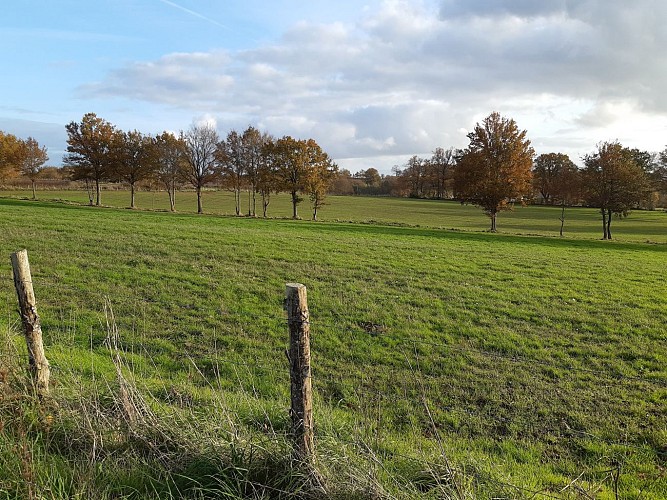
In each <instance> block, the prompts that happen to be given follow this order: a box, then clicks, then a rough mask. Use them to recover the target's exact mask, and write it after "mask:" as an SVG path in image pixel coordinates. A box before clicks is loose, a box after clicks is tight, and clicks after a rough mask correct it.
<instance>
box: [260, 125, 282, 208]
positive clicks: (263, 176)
mask: <svg viewBox="0 0 667 500" xmlns="http://www.w3.org/2000/svg"><path fill="white" fill-rule="evenodd" d="M274 148H275V144H274V139H273V138H272V137H271V136H269V135H266V136H265V138H264V142H263V144H262V150H261V159H260V163H259V165H258V167H257V183H256V186H255V189H256V190H257V192H259V194H260V196H261V197H262V216H263V217H264V218H266V214H267V210H268V208H269V203H270V202H271V194H272V193H276V192H278V191H279V190H280V181H279V178H278V166H277V162H276V158H275V156H274V154H273V151H274Z"/></svg>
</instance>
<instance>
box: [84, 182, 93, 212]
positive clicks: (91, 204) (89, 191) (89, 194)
mask: <svg viewBox="0 0 667 500" xmlns="http://www.w3.org/2000/svg"><path fill="white" fill-rule="evenodd" d="M86 193H87V194H88V205H89V206H91V207H92V206H93V190H92V189H91V187H90V181H89V180H88V179H86Z"/></svg>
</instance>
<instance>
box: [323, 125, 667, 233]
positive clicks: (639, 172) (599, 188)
mask: <svg viewBox="0 0 667 500" xmlns="http://www.w3.org/2000/svg"><path fill="white" fill-rule="evenodd" d="M526 134H527V133H526V131H525V130H519V129H518V127H517V125H516V123H515V122H514V120H512V119H510V118H505V117H502V116H500V114H498V113H492V114H491V115H489V116H488V117H487V118H486V119H484V120H483V121H482V123H478V124H477V125H476V126H475V128H474V130H473V131H472V132H470V133H469V134H468V136H467V137H468V139H469V141H470V142H469V145H468V147H467V148H465V149H458V150H455V149H453V148H449V149H446V150H445V149H442V148H438V149H436V150H435V151H434V152H433V155H432V156H431V157H430V158H420V157H418V156H412V157H411V158H410V159H409V160H408V161H407V162H406V164H405V165H404V166H403V167H402V168H401V167H395V168H394V169H393V175H391V176H377V177H376V175H375V174H376V173H377V171H376V170H375V169H369V170H366V171H364V170H362V171H359V172H357V173H355V174H349V172H346V171H343V172H342V173H343V174H347V175H349V179H348V180H349V181H350V182H351V183H355V182H356V183H357V184H356V185H355V184H352V185H353V186H354V191H355V192H364V191H366V194H385V195H393V196H410V197H415V198H430V199H454V200H458V201H460V202H461V203H472V204H475V205H478V206H479V207H481V208H482V210H483V211H484V212H485V213H486V214H487V215H488V216H489V218H490V219H491V231H495V230H496V227H497V226H496V218H497V215H498V213H500V212H502V211H504V210H511V209H512V207H513V206H514V205H515V204H517V203H519V204H526V203H529V202H535V201H537V202H540V203H543V204H550V205H558V206H560V207H561V214H560V221H561V227H560V234H561V236H562V235H563V228H564V223H565V208H566V207H572V206H588V207H595V208H598V209H599V211H600V212H599V213H600V215H601V220H602V228H603V231H602V234H603V239H611V238H612V233H611V223H612V216H614V215H616V216H618V217H626V216H628V215H629V214H630V211H631V210H633V209H639V208H644V209H653V208H655V207H656V205H657V204H658V202H659V200H660V197H661V196H662V197H663V198H664V197H665V196H667V149H665V150H664V151H662V152H660V153H649V152H646V151H640V150H638V149H630V148H627V147H624V146H623V145H622V144H620V143H619V142H618V141H612V142H601V143H599V144H598V145H597V148H596V151H594V152H592V153H590V154H587V155H585V156H584V157H583V158H582V161H583V167H582V168H579V167H577V165H576V164H575V163H574V162H572V160H570V158H569V157H568V156H567V155H566V154H563V153H546V154H541V155H539V156H537V157H535V152H534V150H533V148H532V147H531V145H530V141H529V140H528V139H527V138H526ZM334 186H338V187H341V186H344V183H342V182H338V184H335V185H334ZM348 189H349V186H348ZM369 190H370V191H372V190H375V193H372V192H368V191H369Z"/></svg>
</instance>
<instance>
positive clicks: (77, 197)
mask: <svg viewBox="0 0 667 500" xmlns="http://www.w3.org/2000/svg"><path fill="white" fill-rule="evenodd" d="M37 196H38V198H39V199H43V200H55V201H64V202H72V203H77V204H84V205H87V204H88V195H87V193H86V192H85V191H74V190H72V191H54V190H50V191H42V192H38V195H37ZM0 197H13V198H26V199H28V198H31V197H32V191H30V190H11V191H2V190H0ZM102 204H103V205H105V206H109V207H116V208H126V207H129V205H130V194H129V192H128V191H124V190H120V191H118V190H104V191H103V192H102ZM136 204H137V208H138V209H139V210H142V209H143V210H153V211H167V210H169V198H168V196H167V193H166V192H164V191H139V192H138V193H137V199H136ZM203 206H204V212H205V213H207V214H210V215H233V214H234V195H233V193H231V192H229V191H206V192H204V194H203ZM241 208H242V212H243V213H248V199H247V193H244V194H243V195H242V205H241ZM176 211H177V212H178V213H181V214H188V213H196V211H197V198H196V196H195V193H194V192H191V191H184V192H177V193H176ZM256 211H257V213H258V214H259V215H261V200H260V198H259V197H258V198H257V210H256ZM267 215H268V217H269V218H291V217H292V207H291V204H290V198H289V196H288V195H285V194H280V195H273V196H272V197H271V202H270V204H269V209H268V214H267ZM299 215H300V217H301V218H302V219H310V218H311V217H312V213H311V211H310V204H309V202H308V200H307V199H306V200H304V202H303V203H301V205H299ZM560 216H561V210H560V208H559V207H545V206H526V207H521V206H517V207H516V208H515V210H514V211H512V212H503V213H501V214H500V215H499V216H498V230H499V232H501V233H508V234H517V235H540V236H556V237H557V236H558V233H559V229H560V220H559V217H560ZM318 218H319V219H320V220H321V221H325V222H339V221H340V222H360V223H378V224H390V225H405V226H418V227H427V228H435V229H456V230H460V231H486V230H488V229H489V225H490V222H489V219H488V218H487V217H486V216H485V215H484V214H483V213H482V211H481V210H480V209H479V208H477V207H475V206H472V205H466V206H461V205H460V204H459V203H457V202H454V201H437V200H416V199H407V198H389V197H387V198H383V197H361V196H359V197H350V196H329V197H328V198H327V205H325V206H324V207H323V208H322V209H321V210H320V211H319V213H318ZM565 218H566V221H565V236H566V237H568V238H584V239H600V238H601V237H602V227H601V225H602V222H601V220H600V215H599V213H598V211H597V210H596V209H589V208H568V209H566V211H565ZM612 234H613V236H614V238H616V239H619V240H622V241H638V242H651V243H667V213H666V212H665V211H663V210H656V211H653V212H651V211H634V212H632V213H631V215H630V217H628V218H625V219H621V218H614V221H613V223H612Z"/></svg>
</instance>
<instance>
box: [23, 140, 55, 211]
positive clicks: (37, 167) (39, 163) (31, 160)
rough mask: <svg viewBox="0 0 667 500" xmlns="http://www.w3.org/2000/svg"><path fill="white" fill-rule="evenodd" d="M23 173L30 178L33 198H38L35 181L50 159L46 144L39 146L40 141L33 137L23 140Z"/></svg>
mask: <svg viewBox="0 0 667 500" xmlns="http://www.w3.org/2000/svg"><path fill="white" fill-rule="evenodd" d="M22 149H23V153H22V155H21V156H22V158H21V174H22V175H24V176H25V177H27V178H28V179H30V182H31V183H32V199H33V200H35V199H37V196H36V195H35V182H36V181H37V177H38V176H39V173H40V171H41V170H42V167H43V166H44V164H45V163H46V162H47V161H48V160H49V155H48V154H47V152H46V151H47V150H46V146H45V147H39V143H38V142H37V141H36V140H35V139H33V138H32V137H28V138H27V139H26V140H25V141H22Z"/></svg>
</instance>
